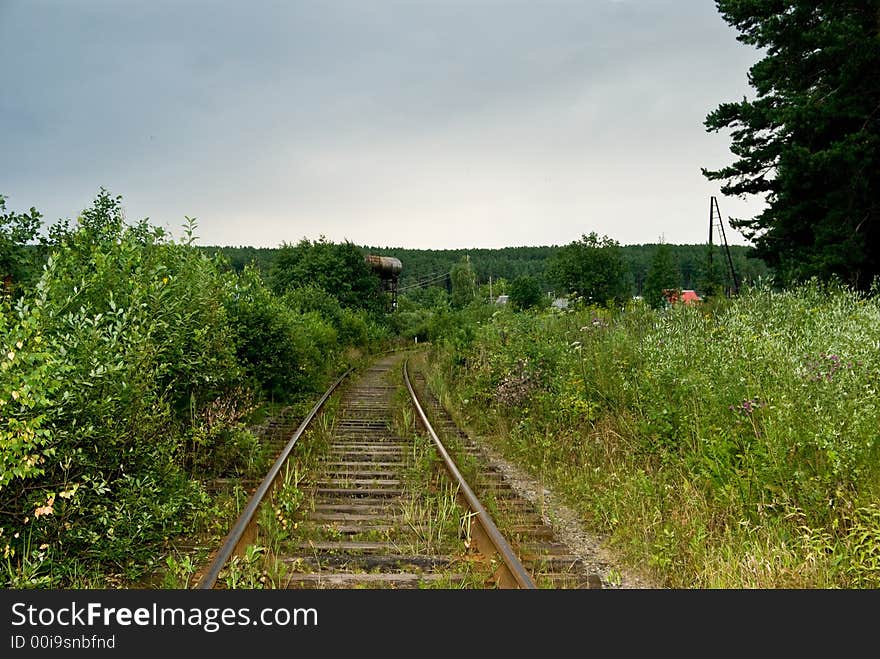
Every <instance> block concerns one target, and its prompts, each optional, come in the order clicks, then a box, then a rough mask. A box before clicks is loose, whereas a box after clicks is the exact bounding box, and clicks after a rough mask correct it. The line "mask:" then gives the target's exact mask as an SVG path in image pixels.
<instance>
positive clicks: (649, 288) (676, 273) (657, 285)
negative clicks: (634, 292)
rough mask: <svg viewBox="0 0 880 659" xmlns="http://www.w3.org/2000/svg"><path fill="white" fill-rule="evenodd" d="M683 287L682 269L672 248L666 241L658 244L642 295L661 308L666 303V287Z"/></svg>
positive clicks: (651, 303) (656, 307)
mask: <svg viewBox="0 0 880 659" xmlns="http://www.w3.org/2000/svg"><path fill="white" fill-rule="evenodd" d="M679 288H681V270H680V269H679V267H678V263H676V261H675V259H674V258H673V256H672V250H671V249H670V247H669V245H667V244H666V243H660V244H659V245H657V250H656V251H655V252H654V258H653V259H652V261H651V267H650V268H649V269H648V275H647V277H645V287H644V292H643V293H642V296H643V297H644V299H645V302H647V303H648V304H650V305H651V306H652V307H654V308H655V309H659V308H660V307H662V306H663V305H664V304H665V303H666V297H665V296H664V295H663V291H664V290H666V289H679Z"/></svg>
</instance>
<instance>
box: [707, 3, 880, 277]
mask: <svg viewBox="0 0 880 659" xmlns="http://www.w3.org/2000/svg"><path fill="white" fill-rule="evenodd" d="M716 4H717V6H718V9H719V11H720V12H721V15H722V16H723V18H724V20H725V21H726V22H727V23H729V24H730V25H732V26H733V27H735V28H736V29H737V30H739V32H740V35H739V36H738V37H737V38H738V40H739V41H742V42H743V43H745V44H748V45H751V46H755V47H756V48H760V49H762V54H763V57H762V58H761V59H760V60H759V61H758V62H757V63H756V64H754V65H753V66H752V67H751V68H750V70H749V83H750V84H751V85H752V87H754V89H755V91H756V93H757V97H756V98H755V99H754V100H748V99H743V100H742V101H740V102H726V103H721V104H720V105H719V106H718V108H716V109H715V110H714V111H713V112H711V113H710V114H709V115H708V116H707V117H706V121H705V125H706V128H707V129H708V130H710V131H720V130H722V129H725V130H727V129H729V130H730V131H731V138H732V144H731V152H732V153H733V154H734V155H735V156H736V157H737V160H736V161H735V162H734V163H733V164H731V165H728V166H726V167H722V168H720V169H718V170H711V171H710V170H707V169H704V170H703V173H704V175H705V176H706V177H707V178H708V179H709V180H713V181H714V180H720V181H725V183H724V185H723V186H722V188H721V190H722V191H723V192H724V193H725V194H732V195H759V196H763V197H765V198H766V200H767V206H766V208H765V209H764V210H763V211H762V212H761V213H759V214H758V215H757V216H756V217H754V218H751V219H739V220H735V221H732V222H731V224H732V225H733V226H734V227H737V228H740V229H741V230H742V231H743V234H744V235H746V237H747V238H751V239H753V240H754V244H755V245H756V247H757V250H758V253H759V255H760V256H761V257H762V258H764V259H766V260H767V262H768V263H769V264H770V265H771V266H772V267H774V268H775V269H776V270H777V275H778V276H779V278H780V280H781V281H782V282H783V283H785V282H793V281H803V280H806V279H807V278H809V277H811V276H814V275H815V276H820V277H823V278H828V277H831V276H838V277H840V278H842V279H843V280H844V281H846V282H847V283H849V284H851V285H853V286H856V287H858V288H859V289H861V290H867V289H868V288H869V287H870V286H871V283H872V281H873V278H874V277H875V276H877V275H878V274H880V261H878V258H880V256H878V255H880V228H878V227H880V216H878V214H880V209H878V205H877V198H878V194H880V191H878V186H880V178H878V176H877V171H878V162H880V113H878V112H877V107H878V105H880V77H878V76H877V74H876V73H877V71H878V70H880V40H878V38H877V30H878V27H877V26H878V19H877V16H878V12H880V3H878V2H877V0H870V1H868V2H860V3H853V2H838V1H836V0H821V1H818V2H817V1H810V2H807V1H805V0H786V1H784V2H782V1H780V2H764V1H763V0H745V1H744V0H717V2H716Z"/></svg>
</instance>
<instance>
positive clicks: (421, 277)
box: [201, 243, 771, 295]
mask: <svg viewBox="0 0 880 659" xmlns="http://www.w3.org/2000/svg"><path fill="white" fill-rule="evenodd" d="M658 246H659V245H658V244H657V243H649V244H643V245H621V246H620V249H621V251H622V253H623V256H624V259H625V261H626V264H627V271H628V274H627V277H628V280H629V284H630V288H631V291H632V294H633V295H641V293H642V287H643V285H644V282H645V279H646V277H647V275H648V271H649V270H650V268H651V263H652V261H653V259H654V256H655V254H656V251H657V248H658ZM358 247H359V248H360V249H361V250H362V251H363V252H364V254H377V255H380V256H392V257H395V258H398V259H400V262H401V263H402V264H403V271H402V272H401V274H400V281H399V286H400V289H401V290H405V289H407V288H412V287H416V286H429V285H436V286H445V285H446V281H445V275H446V274H447V273H448V272H449V271H450V269H451V268H452V267H453V266H454V265H455V264H456V263H460V262H461V261H462V260H464V259H467V260H469V261H470V265H471V268H472V269H473V271H474V273H475V274H476V277H477V284H488V283H489V282H490V278H491V280H492V282H498V283H501V282H502V281H506V282H508V283H509V282H512V281H513V280H514V279H516V278H517V277H523V276H528V277H532V278H534V279H535V280H537V281H538V283H539V285H540V286H541V288H542V290H544V291H545V292H551V291H553V285H552V282H550V281H548V279H547V277H546V276H545V270H546V265H547V263H548V262H549V261H550V259H551V257H553V256H554V255H555V254H556V253H557V252H558V251H559V250H560V249H561V247H560V246H556V245H553V246H542V247H501V248H494V249H489V248H480V249H406V248H401V247H375V246H358ZM667 247H669V249H670V251H671V253H672V257H673V263H674V264H675V265H677V269H678V272H679V273H680V285H679V288H682V289H693V290H696V291H697V292H698V293H702V291H700V282H702V281H704V279H705V275H706V270H707V265H708V256H709V246H708V245H707V244H696V245H671V244H669V245H667ZM201 249H203V250H206V251H208V252H211V253H216V252H219V253H220V254H221V255H223V256H224V257H225V258H226V260H227V261H228V262H229V265H230V267H231V268H232V269H234V270H236V271H241V270H242V269H244V267H245V266H246V265H248V264H253V265H254V266H255V267H256V268H257V269H258V270H259V271H260V272H261V273H263V274H268V273H269V270H270V268H271V267H272V264H273V262H274V260H275V256H276V254H277V252H278V248H273V247H225V246H224V247H219V246H206V247H202V248H201ZM712 250H713V253H712V261H713V265H714V267H715V269H720V272H721V273H723V275H724V277H725V278H726V279H727V280H728V283H729V284H732V282H730V281H729V280H730V272H729V270H730V269H729V265H728V262H727V255H726V253H725V251H724V249H723V248H722V247H721V246H718V245H715V246H713V248H712ZM730 256H731V261H732V262H733V269H734V272H735V273H736V276H737V278H738V279H739V281H740V283H741V284H752V283H755V282H756V281H758V280H759V279H762V278H763V279H766V278H768V277H769V276H770V274H771V271H770V269H769V268H768V266H767V264H766V263H765V262H764V261H762V260H761V259H759V258H757V257H756V256H755V251H754V249H753V248H751V247H743V246H739V245H731V246H730Z"/></svg>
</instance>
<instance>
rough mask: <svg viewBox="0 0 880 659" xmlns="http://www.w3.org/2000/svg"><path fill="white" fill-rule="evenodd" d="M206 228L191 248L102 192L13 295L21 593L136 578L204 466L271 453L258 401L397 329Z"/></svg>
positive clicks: (9, 509) (9, 474) (14, 536)
mask: <svg viewBox="0 0 880 659" xmlns="http://www.w3.org/2000/svg"><path fill="white" fill-rule="evenodd" d="M32 216H34V215H33V214H32ZM194 227H195V223H194V222H193V221H192V220H188V224H187V226H186V238H185V240H184V241H183V242H181V243H175V242H174V241H172V240H170V239H169V238H168V237H167V236H166V235H165V233H164V232H163V231H162V230H161V229H158V228H155V227H152V226H150V225H149V224H148V223H147V222H146V220H144V221H141V222H138V223H136V224H134V225H128V224H126V222H125V221H124V214H123V210H122V205H121V197H112V196H111V195H110V194H109V193H108V192H107V191H106V190H104V189H101V191H100V192H99V194H98V196H97V198H96V199H95V202H94V204H93V205H92V206H91V207H90V208H87V209H86V210H84V211H83V213H82V214H81V215H80V216H79V217H78V218H77V220H76V221H75V222H72V221H70V220H65V221H62V222H59V223H57V224H56V225H54V226H53V227H51V228H50V230H49V238H48V239H47V240H46V245H47V248H48V249H49V250H50V253H49V255H48V257H47V258H46V261H45V264H44V267H43V270H42V274H41V276H40V277H39V279H38V281H36V283H35V284H34V285H33V286H32V288H31V289H30V290H27V291H23V292H22V294H21V295H20V296H19V297H18V298H17V299H15V300H13V299H12V298H8V297H7V298H6V299H5V300H3V301H2V302H0V335H2V339H0V347H2V349H3V354H2V355H0V550H2V551H3V555H4V558H5V559H6V565H5V567H6V570H5V575H4V576H5V580H6V583H7V584H8V585H17V586H28V587H47V586H48V587H53V586H64V585H66V584H67V583H68V581H67V580H68V579H70V575H71V574H74V573H75V572H76V570H77V569H78V567H77V566H80V565H83V564H88V565H89V566H90V567H89V569H90V570H92V569H95V570H99V571H100V570H101V569H102V568H104V569H109V570H115V571H117V572H118V571H122V572H124V573H125V576H126V577H128V578H134V577H136V576H137V575H138V574H139V572H140V571H142V570H143V569H145V566H146V565H147V564H148V562H149V560H151V559H152V558H153V557H154V556H155V554H156V552H157V547H158V546H159V545H160V543H162V542H163V541H164V540H165V539H166V538H167V537H168V536H169V535H171V534H175V533H180V532H182V531H184V530H185V529H186V525H187V523H188V520H192V519H194V517H195V515H196V513H197V511H198V510H200V509H202V508H203V507H204V505H205V503H206V499H205V496H206V495H205V493H204V492H203V491H202V489H201V485H200V484H199V481H198V480H195V479H193V476H200V475H203V474H207V475H234V474H239V473H244V472H246V471H247V469H248V468H249V466H250V465H251V464H253V462H254V460H256V459H257V457H258V453H259V446H258V445H257V443H256V440H255V439H254V437H253V436H252V435H251V434H250V433H248V432H247V431H245V430H244V428H243V421H244V419H245V416H246V415H247V414H248V413H249V412H250V411H251V409H252V407H253V405H254V402H255V394H257V395H259V394H265V395H269V396H276V397H278V398H285V399H289V398H291V397H293V396H296V395H298V394H302V393H305V392H308V391H312V390H313V389H314V388H315V387H321V386H322V385H323V382H324V380H325V379H326V377H327V376H328V375H330V374H331V371H333V369H334V368H339V367H340V366H341V361H342V358H341V353H342V349H343V347H345V346H353V345H356V346H360V347H363V348H367V347H368V346H370V345H373V344H374V342H376V341H379V340H381V339H382V338H383V330H382V328H381V327H380V326H378V325H377V324H376V323H375V321H374V320H373V319H372V318H371V317H370V316H369V315H368V314H367V312H366V311H362V310H356V309H346V308H343V307H341V306H340V304H339V302H338V301H336V300H335V298H332V297H331V298H330V299H329V300H327V299H324V298H322V297H320V296H318V295H311V297H310V295H309V291H304V292H301V294H300V295H299V296H298V297H297V298H296V299H295V302H296V303H297V304H296V305H292V304H289V302H288V301H287V300H286V299H284V298H281V297H278V296H276V295H275V294H274V293H272V292H271V291H270V290H269V288H268V287H266V286H265V285H264V284H263V281H262V279H261V278H260V276H259V273H258V272H257V271H256V269H255V268H254V267H250V268H245V269H244V271H243V272H242V273H238V272H236V271H235V270H234V269H231V268H229V265H228V263H227V262H226V261H224V260H223V259H222V258H221V257H219V256H212V255H211V254H210V253H209V252H206V251H204V250H201V249H196V248H195V247H194V246H193V244H192V242H193V231H194ZM291 295H293V294H291ZM319 302H320V304H318V303H319ZM325 313H326V314H327V315H324V314H325ZM340 337H344V338H343V341H344V342H340V341H341V339H340Z"/></svg>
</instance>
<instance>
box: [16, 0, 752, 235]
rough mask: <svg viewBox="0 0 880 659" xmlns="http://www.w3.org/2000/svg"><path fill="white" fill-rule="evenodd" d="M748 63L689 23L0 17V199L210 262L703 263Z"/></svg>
mask: <svg viewBox="0 0 880 659" xmlns="http://www.w3.org/2000/svg"><path fill="white" fill-rule="evenodd" d="M756 59H757V54H756V53H755V52H753V51H751V50H750V49H748V48H746V47H744V46H742V45H740V44H738V43H737V42H736V40H735V33H734V32H733V31H732V30H731V29H730V28H729V27H728V26H727V25H726V24H724V22H723V21H722V19H721V17H720V16H719V15H718V14H717V12H716V11H715V9H714V7H713V6H712V5H711V3H708V2H705V1H702V0H700V1H697V0H690V1H680V0H679V1H677V2H676V1H673V0H632V1H630V2H611V1H608V0H582V1H580V2H574V1H571V2H569V1H554V2H540V3H539V2H514V1H507V2H501V1H498V0H496V1H493V0H484V1H482V2H477V1H475V0H471V1H468V2H465V1H461V0H444V1H442V2H440V1H438V2H429V1H416V0H413V1H410V2H404V1H397V2H391V1H385V0H383V1H381V2H380V1H378V0H377V2H370V3H365V2H360V1H358V2H355V1H349V2H341V1H333V2H331V1H325V2H317V1H316V2H254V3H218V2H184V3H180V2H151V3H135V2H113V1H109V0H108V1H103V2H102V1H97V0H80V1H77V2H69V3H60V2H43V1H30V2H25V1H20V0H7V1H6V2H4V3H0V79H2V80H4V89H3V92H4V93H3V95H2V98H0V136H2V143H3V158H2V160H0V193H2V194H4V195H7V196H8V198H9V199H8V205H9V206H10V207H13V208H25V207H29V206H31V205H34V206H36V207H37V208H38V209H39V210H41V211H42V212H43V213H44V214H45V216H46V218H47V219H48V220H50V221H51V220H54V219H57V218H59V217H72V216H75V215H76V213H78V212H79V211H80V210H81V209H82V208H83V207H85V206H87V205H88V204H89V203H90V201H91V199H93V198H94V195H95V194H96V192H97V190H98V188H99V187H100V186H104V187H107V188H108V189H109V190H110V191H111V192H112V193H114V194H121V195H123V198H124V204H125V207H126V212H127V214H128V216H129V217H130V218H133V219H134V218H141V217H147V216H149V217H150V218H151V220H152V221H154V222H156V223H160V224H163V225H166V226H168V227H169V228H171V229H173V230H176V229H177V228H178V227H179V226H180V225H181V224H182V222H183V218H184V216H185V215H186V216H191V217H192V216H194V217H196V218H197V220H198V225H199V230H198V233H199V235H200V242H202V243H204V244H232V245H239V244H242V245H266V246H275V245H278V244H279V243H280V242H282V241H285V240H286V241H295V240H298V239H299V238H301V237H304V236H306V237H311V238H314V237H317V236H318V235H326V236H328V237H329V238H331V239H334V240H342V239H350V240H353V241H355V242H358V243H366V244H372V245H388V246H392V245H399V246H407V247H433V248H444V247H470V246H473V247H481V246H504V245H540V244H564V243H567V242H570V241H571V240H575V239H577V238H578V237H579V236H580V235H581V233H586V232H589V231H597V232H599V233H600V234H607V235H610V236H611V237H614V238H616V239H618V240H619V241H621V242H623V243H638V242H654V241H656V240H657V239H658V237H660V236H661V235H663V236H664V238H665V239H666V240H667V241H669V242H704V241H705V240H706V236H707V213H708V197H709V195H710V194H716V195H717V194H719V192H718V190H717V188H713V186H712V185H710V184H709V183H708V182H706V181H705V180H704V179H703V177H702V176H701V174H700V167H701V166H708V167H717V166H719V165H722V164H725V163H727V162H729V161H730V160H731V156H730V154H729V152H728V150H727V145H728V143H727V138H726V137H725V136H723V135H709V134H706V133H705V131H704V129H703V126H702V121H703V119H704V117H705V115H706V113H707V112H708V111H710V110H711V109H712V108H713V107H714V106H715V105H717V104H718V103H719V102H721V101H724V100H731V99H736V98H739V97H741V96H742V95H743V94H747V93H749V89H748V87H747V85H746V71H747V69H748V66H749V65H750V64H751V63H753V62H754V61H755V60H756ZM720 202H721V210H722V212H723V213H725V215H734V216H737V215H751V214H753V213H754V212H757V210H759V208H760V207H759V205H758V204H757V203H755V202H750V203H746V202H743V201H740V200H736V199H726V198H722V199H721V200H720ZM728 238H729V239H730V240H731V241H732V242H739V243H742V242H743V241H742V240H741V239H738V236H737V235H736V234H734V233H733V232H729V234H728Z"/></svg>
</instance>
